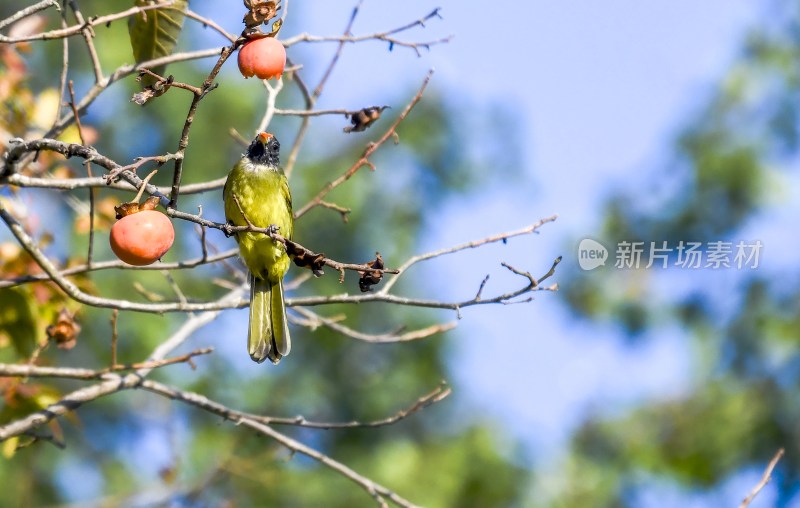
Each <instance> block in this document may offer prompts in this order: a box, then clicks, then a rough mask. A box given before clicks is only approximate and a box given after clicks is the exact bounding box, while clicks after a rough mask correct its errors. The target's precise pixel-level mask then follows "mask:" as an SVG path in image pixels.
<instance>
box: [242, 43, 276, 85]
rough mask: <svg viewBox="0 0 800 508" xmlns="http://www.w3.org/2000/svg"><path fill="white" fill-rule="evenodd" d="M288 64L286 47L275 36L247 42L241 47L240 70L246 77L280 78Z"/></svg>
mask: <svg viewBox="0 0 800 508" xmlns="http://www.w3.org/2000/svg"><path fill="white" fill-rule="evenodd" d="M285 66H286V49H285V48H284V47H283V44H282V43H281V42H280V41H278V40H277V39H276V38H275V37H262V38H260V39H253V40H251V41H248V42H246V43H245V44H244V45H243V46H242V47H241V48H240V49H239V71H240V72H241V73H242V76H244V77H245V78H251V77H253V76H256V77H257V78H258V79H271V78H280V77H281V74H283V68H284V67H285Z"/></svg>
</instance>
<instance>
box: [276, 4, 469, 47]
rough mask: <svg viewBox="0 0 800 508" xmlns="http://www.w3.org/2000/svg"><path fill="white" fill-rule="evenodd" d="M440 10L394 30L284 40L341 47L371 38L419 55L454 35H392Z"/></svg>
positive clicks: (438, 15) (437, 13) (420, 23)
mask: <svg viewBox="0 0 800 508" xmlns="http://www.w3.org/2000/svg"><path fill="white" fill-rule="evenodd" d="M359 5H360V4H359ZM355 10H356V11H357V10H358V7H356V9H355ZM440 11H441V9H440V8H436V9H434V10H433V11H432V12H431V13H429V14H428V15H427V16H425V17H423V18H421V19H419V20H417V21H414V22H412V23H409V24H407V25H404V26H401V27H399V28H395V29H393V30H388V31H385V32H377V33H373V34H368V35H359V36H354V35H352V34H351V33H350V30H347V31H346V32H345V34H344V35H341V36H333V37H320V36H316V35H311V34H307V33H303V34H300V35H297V36H295V37H292V38H289V39H286V40H285V41H283V44H284V45H285V46H287V47H289V46H292V45H294V44H297V43H299V42H338V43H339V47H340V48H341V47H342V46H343V45H344V44H346V43H356V42H363V41H369V40H377V41H383V42H387V43H388V44H389V49H390V50H391V49H393V48H394V47H395V46H402V47H406V48H411V49H413V50H414V51H415V52H416V53H417V55H420V51H419V48H425V49H430V47H431V46H433V45H435V44H444V43H447V42H450V41H451V40H452V39H453V36H452V35H450V36H447V37H442V38H439V39H435V40H431V41H425V42H406V41H402V40H400V39H397V38H395V37H392V35H394V34H397V33H400V32H404V31H406V30H409V29H411V28H414V27H416V26H425V22H426V21H428V20H429V19H431V18H441V17H442V16H441V12H440ZM351 19H352V18H351ZM351 24H352V23H351Z"/></svg>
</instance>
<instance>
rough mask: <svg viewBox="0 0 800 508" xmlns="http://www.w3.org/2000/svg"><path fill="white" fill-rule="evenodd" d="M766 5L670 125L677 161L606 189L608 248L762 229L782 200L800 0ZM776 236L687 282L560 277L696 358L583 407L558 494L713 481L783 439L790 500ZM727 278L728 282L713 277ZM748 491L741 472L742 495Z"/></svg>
mask: <svg viewBox="0 0 800 508" xmlns="http://www.w3.org/2000/svg"><path fill="white" fill-rule="evenodd" d="M767 10H768V11H769V12H770V15H769V16H768V17H765V18H764V22H763V24H761V25H759V26H757V27H756V28H755V29H754V30H753V31H752V32H751V33H750V35H749V36H748V38H747V39H746V41H745V46H744V49H743V51H742V52H741V56H740V57H739V58H738V60H737V61H736V62H735V63H734V65H733V66H732V68H731V69H730V70H729V71H728V73H727V75H726V76H725V77H724V79H723V80H722V81H721V83H720V86H719V87H718V89H716V90H715V91H714V92H713V94H712V96H711V97H710V99H709V101H708V103H707V105H706V106H705V107H702V108H700V110H699V111H698V113H697V115H696V116H695V117H694V118H693V119H691V120H690V121H689V122H688V124H687V126H686V127H685V129H684V130H683V132H682V133H681V134H680V135H679V136H678V138H677V139H676V141H675V150H674V153H675V157H674V161H673V163H672V164H671V165H669V166H668V167H666V168H660V169H659V170H658V171H656V172H653V173H652V174H650V175H648V178H647V179H645V182H646V183H645V185H644V186H645V187H646V189H641V188H636V189H632V188H629V187H625V186H620V188H618V189H617V190H616V191H615V192H614V194H613V195H612V197H611V198H610V199H609V200H608V202H607V204H606V206H605V208H604V211H603V212H604V215H603V216H604V223H603V232H602V236H601V238H599V239H600V240H601V241H602V242H603V243H604V244H605V245H606V246H614V245H616V244H617V243H618V242H619V241H622V240H627V241H644V242H650V241H658V242H660V241H663V240H666V241H668V242H669V245H670V246H672V247H674V246H675V245H677V243H678V241H680V240H683V241H700V242H711V241H717V240H722V241H731V242H736V241H738V240H748V241H751V240H755V239H757V238H758V237H756V238H753V235H754V230H753V226H754V224H758V222H757V219H758V218H759V217H764V216H765V215H764V212H765V210H767V209H768V208H769V207H770V206H775V203H776V199H775V196H776V195H777V194H780V193H781V185H782V183H781V182H782V180H783V178H784V176H785V172H788V171H796V169H797V160H798V155H800V153H798V148H800V144H799V142H800V139H798V133H799V132H800V116H799V115H798V106H799V105H800V101H799V100H798V97H800V70H799V69H800V68H798V66H797V61H798V56H800V31H798V26H800V2H797V1H795V0H787V1H782V2H774V3H773V4H771V8H770V9H767ZM795 176H796V175H795ZM786 197H787V196H786V195H785V194H784V195H783V197H782V198H781V199H786ZM794 197H795V198H796V196H794ZM755 234H758V233H755ZM787 234H789V235H794V233H793V232H792V233H790V232H788V231H787ZM795 245H796V243H795ZM779 249H781V246H780V245H776V244H774V243H773V244H770V245H769V246H766V245H765V249H764V251H762V252H761V257H762V259H761V266H760V267H759V269H757V270H736V269H732V270H726V271H724V272H726V273H723V272H720V271H716V272H715V271H711V270H706V271H698V272H697V275H696V276H695V277H693V278H692V282H691V283H689V284H688V287H687V285H685V284H684V285H681V286H679V288H678V289H676V287H675V286H673V285H670V283H669V281H668V280H666V279H668V277H666V278H664V277H661V278H660V277H656V276H654V275H652V273H651V272H652V271H648V270H644V269H642V270H614V269H613V268H611V269H607V270H598V271H595V272H592V273H591V274H588V273H586V272H584V273H574V274H572V275H571V277H569V278H567V280H565V281H564V283H563V284H562V289H563V291H562V293H561V296H562V297H564V298H565V299H566V302H567V304H568V305H569V306H570V308H571V309H572V310H573V311H574V313H575V315H576V316H580V317H581V318H583V319H589V320H597V321H606V322H608V321H611V322H615V323H618V324H620V325H621V326H622V328H623V329H624V330H626V332H627V333H628V335H629V336H630V339H631V342H632V343H635V342H636V341H639V340H646V337H648V336H652V335H651V334H653V332H659V331H664V330H671V331H672V333H676V332H677V333H682V335H683V336H685V339H686V340H687V341H690V345H689V350H690V351H692V353H693V360H692V362H693V367H694V371H693V373H692V380H691V382H690V385H689V388H688V390H686V393H684V394H683V395H677V396H673V397H670V398H666V399H657V400H646V401H642V402H641V403H640V404H636V405H634V406H633V407H631V408H630V409H629V410H626V411H619V410H616V411H614V412H608V413H606V412H602V411H595V412H593V413H592V414H591V415H589V416H587V417H586V418H585V420H584V423H583V424H582V426H581V427H580V428H579V429H578V431H577V432H576V433H575V434H574V436H573V438H572V448H571V452H570V457H569V458H568V459H567V466H566V470H565V471H564V475H565V477H566V478H568V480H567V481H565V482H563V484H562V485H561V488H559V489H556V492H554V493H553V495H552V498H553V499H554V500H555V501H553V502H552V506H564V507H572V506H574V507H577V506H587V505H592V506H635V505H636V500H637V499H638V498H637V493H638V492H642V491H646V490H647V488H648V486H649V485H652V484H651V483H648V481H647V478H653V477H654V476H655V477H658V478H659V479H660V480H661V481H667V482H672V484H673V485H674V486H676V487H677V488H679V489H683V490H684V491H685V492H696V491H697V490H698V489H709V488H712V487H715V486H719V485H722V484H723V483H724V482H725V481H726V480H729V479H731V478H734V477H735V475H737V474H739V473H741V472H743V471H752V470H761V469H763V468H764V467H765V465H766V463H767V462H768V461H769V459H770V458H771V457H772V456H773V455H774V454H775V452H776V451H777V450H778V449H779V448H781V447H785V448H786V452H787V453H786V455H785V457H784V458H783V459H782V460H781V462H780V464H779V466H778V469H777V470H776V473H775V478H774V479H773V482H775V483H776V484H777V485H778V488H779V495H778V501H777V503H778V504H777V506H787V505H788V503H789V502H790V500H794V501H793V502H796V500H797V498H796V494H797V491H798V485H800V464H799V463H798V458H797V457H798V452H800V448H799V447H798V443H799V442H800V432H798V426H797V422H798V416H800V404H798V402H800V400H798V397H797V393H798V390H799V389H800V369H798V365H800V363H799V362H800V356H798V353H797V350H798V346H800V327H798V316H799V315H800V284H798V282H800V272H798V271H797V270H796V269H795V270H793V271H790V272H789V273H780V272H778V271H776V270H774V269H773V270H768V269H766V267H765V266H764V265H765V261H764V259H765V258H766V257H768V256H770V254H771V253H774V254H778V252H777V251H778V250H779ZM611 256H613V253H611ZM672 261H673V262H674V261H675V259H672ZM610 264H611V265H613V262H612V263H610ZM723 279H725V280H724V287H726V288H729V287H732V288H734V290H733V292H731V291H728V290H722V291H721V290H720V289H719V285H720V283H722V282H723ZM730 282H735V284H734V285H731V284H730ZM585 478H593V479H594V480H593V481H589V482H588V483H587V481H585ZM587 485H588V487H587ZM749 489H750V486H749V485H743V486H742V497H744V496H745V495H746V494H747V492H748V491H749ZM589 499H591V500H592V502H591V503H588V502H587V500H589Z"/></svg>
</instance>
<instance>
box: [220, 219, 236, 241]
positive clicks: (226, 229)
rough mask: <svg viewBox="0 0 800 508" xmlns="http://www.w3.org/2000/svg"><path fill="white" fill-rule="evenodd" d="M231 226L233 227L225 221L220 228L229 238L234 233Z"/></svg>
mask: <svg viewBox="0 0 800 508" xmlns="http://www.w3.org/2000/svg"><path fill="white" fill-rule="evenodd" d="M233 228H234V226H233V224H232V223H230V222H227V223H225V225H224V226H222V228H221V230H222V233H223V234H224V235H225V237H226V238H230V237H231V236H232V235H233V234H234V233H235V231H234V230H233Z"/></svg>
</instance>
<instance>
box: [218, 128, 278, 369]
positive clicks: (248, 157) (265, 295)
mask: <svg viewBox="0 0 800 508" xmlns="http://www.w3.org/2000/svg"><path fill="white" fill-rule="evenodd" d="M280 146H281V145H280V143H278V140H277V139H276V138H275V136H273V135H272V134H270V133H268V132H262V133H260V134H258V136H256V138H255V139H254V140H253V142H252V143H250V146H249V147H248V148H247V152H246V153H245V154H244V155H243V156H242V158H241V159H240V160H239V162H237V163H236V165H235V166H234V167H233V169H232V170H231V172H230V173H229V174H228V180H227V181H226V182H225V189H224V190H223V196H224V198H225V219H226V220H227V221H228V223H229V224H233V225H234V226H246V225H247V222H248V221H250V223H252V224H253V225H254V226H256V227H260V228H270V227H272V226H275V227H276V228H278V232H279V233H280V234H281V235H283V236H284V237H286V238H288V239H290V240H291V238H292V233H293V232H294V215H292V196H291V194H290V193H289V182H288V181H287V179H286V175H285V174H284V173H283V169H281V167H280ZM237 201H238V204H237ZM242 212H244V216H243V215H242ZM245 217H246V219H245ZM236 241H237V242H238V243H239V253H240V255H241V257H242V260H243V261H244V264H245V265H246V266H247V269H248V270H249V271H250V327H249V332H248V334H247V351H248V352H249V353H250V358H252V359H253V360H254V361H256V362H258V363H261V362H263V361H264V360H265V359H267V358H269V359H270V361H271V362H272V363H278V362H279V361H280V359H281V358H282V357H284V356H286V355H288V354H289V350H290V349H291V341H290V339H289V327H288V322H287V319H286V306H285V305H284V302H283V276H284V275H286V272H287V271H288V270H289V256H288V255H287V254H286V249H285V248H284V246H283V244H281V243H280V242H276V241H275V240H273V239H272V238H270V237H269V236H267V235H264V234H261V233H250V232H239V233H236Z"/></svg>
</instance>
